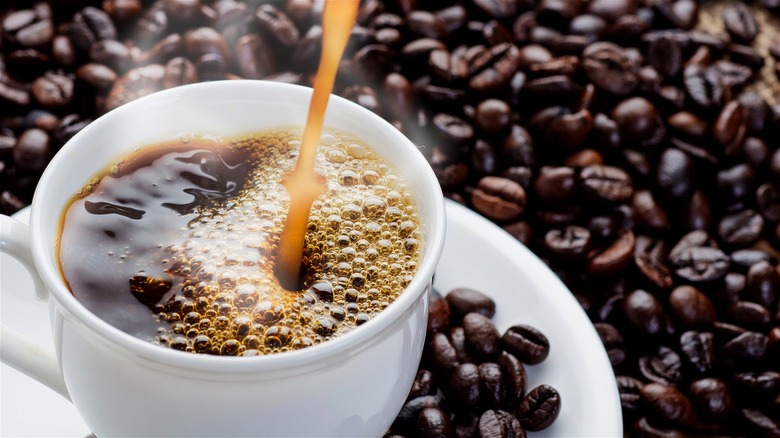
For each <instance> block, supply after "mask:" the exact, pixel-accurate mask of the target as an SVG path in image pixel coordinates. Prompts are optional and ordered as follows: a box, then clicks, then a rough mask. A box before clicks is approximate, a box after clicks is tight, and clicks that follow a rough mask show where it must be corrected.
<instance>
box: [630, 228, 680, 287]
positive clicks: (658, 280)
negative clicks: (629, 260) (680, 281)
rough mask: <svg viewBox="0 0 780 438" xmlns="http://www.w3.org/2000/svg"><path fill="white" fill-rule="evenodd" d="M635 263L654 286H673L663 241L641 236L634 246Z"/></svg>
mask: <svg viewBox="0 0 780 438" xmlns="http://www.w3.org/2000/svg"><path fill="white" fill-rule="evenodd" d="M634 264H635V265H636V267H637V268H638V269H639V272H640V273H641V274H642V275H643V276H644V278H645V279H647V281H649V282H650V284H652V285H653V286H655V287H657V288H660V289H667V288H669V287H671V286H672V281H673V280H672V275H671V272H670V270H669V267H668V266H667V265H666V262H665V251H664V244H663V241H660V240H658V241H654V240H652V239H650V238H648V237H645V236H639V237H638V238H637V240H636V246H635V247H634Z"/></svg>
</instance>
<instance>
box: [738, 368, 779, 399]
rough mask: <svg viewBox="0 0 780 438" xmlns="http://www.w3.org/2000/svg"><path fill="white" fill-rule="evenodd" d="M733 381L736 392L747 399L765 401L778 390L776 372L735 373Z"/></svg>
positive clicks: (777, 375)
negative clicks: (753, 398)
mask: <svg viewBox="0 0 780 438" xmlns="http://www.w3.org/2000/svg"><path fill="white" fill-rule="evenodd" d="M733 380H734V386H735V387H736V388H737V391H740V392H742V393H743V394H745V395H746V396H748V397H757V398H759V399H763V400H766V399H768V398H772V397H773V396H774V395H775V394H777V391H778V390H780V373H778V372H777V371H765V372H763V373H755V372H747V373H737V374H735V375H734V379H733Z"/></svg>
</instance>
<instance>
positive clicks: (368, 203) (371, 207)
mask: <svg viewBox="0 0 780 438" xmlns="http://www.w3.org/2000/svg"><path fill="white" fill-rule="evenodd" d="M386 208H387V207H386V205H385V201H383V200H382V199H381V198H378V197H376V196H370V197H368V198H366V199H365V200H364V201H363V215H365V216H366V217H367V218H369V219H379V218H380V217H382V215H384V214H385V210H386Z"/></svg>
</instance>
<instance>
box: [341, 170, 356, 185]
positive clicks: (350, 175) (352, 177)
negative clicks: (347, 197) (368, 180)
mask: <svg viewBox="0 0 780 438" xmlns="http://www.w3.org/2000/svg"><path fill="white" fill-rule="evenodd" d="M340 180H341V184H342V185H344V186H346V187H350V186H354V185H355V184H357V183H358V175H357V173H355V172H354V171H352V170H343V171H342V172H341V179H340Z"/></svg>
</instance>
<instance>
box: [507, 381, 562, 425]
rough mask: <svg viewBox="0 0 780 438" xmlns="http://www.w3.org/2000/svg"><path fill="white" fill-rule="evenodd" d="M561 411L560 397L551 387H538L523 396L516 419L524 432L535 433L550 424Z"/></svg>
mask: <svg viewBox="0 0 780 438" xmlns="http://www.w3.org/2000/svg"><path fill="white" fill-rule="evenodd" d="M560 411H561V396H560V395H559V394H558V391H556V390H555V388H553V387H552V386H548V385H540V386H537V387H536V388H534V389H532V390H531V391H530V392H529V393H528V395H526V396H525V398H524V399H523V402H522V403H520V406H519V407H518V408H517V418H518V419H519V420H520V424H522V425H523V427H524V428H525V429H526V430H530V431H536V430H542V429H545V428H547V427H548V426H549V425H550V424H552V423H553V422H554V421H555V419H556V418H558V414H559V413H560Z"/></svg>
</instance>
